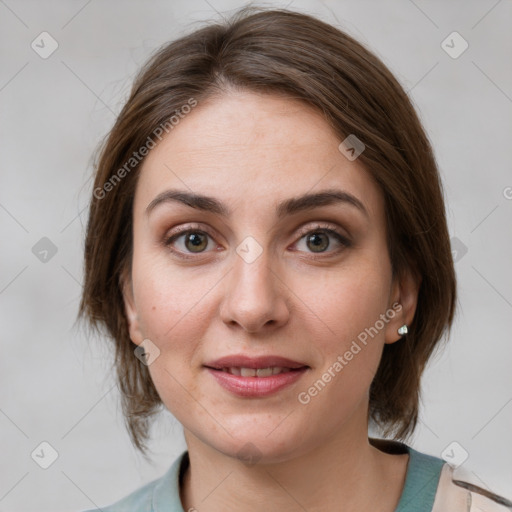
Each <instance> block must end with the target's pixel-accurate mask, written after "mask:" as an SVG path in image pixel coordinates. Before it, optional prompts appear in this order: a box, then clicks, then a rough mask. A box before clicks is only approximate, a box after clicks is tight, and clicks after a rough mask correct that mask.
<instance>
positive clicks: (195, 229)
mask: <svg viewBox="0 0 512 512" xmlns="http://www.w3.org/2000/svg"><path fill="white" fill-rule="evenodd" d="M317 232H321V233H325V234H327V235H331V236H333V237H334V238H335V239H336V240H337V241H338V242H339V243H340V244H341V245H342V247H341V248H339V249H338V250H334V251H330V252H329V253H327V256H332V255H333V254H338V253H339V252H341V251H343V250H344V249H346V248H348V247H350V246H351V245H352V243H351V241H350V240H349V239H348V238H347V237H346V236H344V235H342V234H341V233H340V232H338V231H337V230H336V229H333V228H332V227H331V225H330V224H327V225H325V224H317V225H316V226H314V227H313V228H304V229H302V230H300V231H299V235H300V236H299V240H302V238H304V237H305V236H306V235H308V234H313V233H317ZM189 233H202V234H205V235H208V236H209V237H210V238H212V239H213V235H211V234H210V233H209V232H208V231H207V230H205V229H200V227H199V226H185V227H184V228H181V229H179V231H177V232H175V233H173V234H172V235H171V236H168V237H166V238H165V240H164V245H165V246H166V247H168V248H169V249H170V250H171V251H172V252H173V253H174V254H176V255H177V256H178V257H179V258H182V259H187V260H191V259H197V257H196V256H189V255H186V254H185V253H183V252H181V251H176V250H175V249H172V248H171V244H172V243H173V242H174V241H175V240H177V239H178V238H179V237H181V236H183V235H187V234H189ZM196 254H197V256H198V257H199V256H200V255H201V254H204V252H203V253H196ZM311 254H315V253H311ZM316 254H318V255H319V256H314V257H313V259H321V258H325V257H327V256H321V255H322V254H325V253H316Z"/></svg>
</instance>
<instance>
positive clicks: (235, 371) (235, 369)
mask: <svg viewBox="0 0 512 512" xmlns="http://www.w3.org/2000/svg"><path fill="white" fill-rule="evenodd" d="M206 368H210V369H211V370H217V371H222V372H224V373H229V374H231V375H238V376H240V377H260V378H261V377H271V376H272V375H280V374H282V373H288V372H296V371H299V370H301V369H306V368H308V367H307V366H302V367H300V368H287V367H283V366H268V367H266V368H246V367H240V366H229V367H222V368H213V367H210V366H206Z"/></svg>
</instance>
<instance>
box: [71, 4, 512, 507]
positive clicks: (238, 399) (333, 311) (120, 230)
mask: <svg viewBox="0 0 512 512" xmlns="http://www.w3.org/2000/svg"><path fill="white" fill-rule="evenodd" d="M455 302H456V280H455V273H454V267H453V261H452V255H451V250H450V241H449V234H448V229H447V225H446V218H445V207H444V202H443V195H442V186H441V183H440V178H439V174H438V170H437V167H436V163H435V159H434V156H433V152H432V149H431V147H430V144H429V142H428V139H427V137H426V135H425V133H424V130H423V128H422V126H421V124H420V122H419V120H418V117H417V115H416V113H415V111H414V109H413V107H412V105H411V103H410V101H409V99H408V97H407V95H406V93H405V92H404V91H403V89H402V88H401V87H400V85H399V84H398V82H397V81H396V79H395V78H394V77H393V75H392V74H391V73H390V71H389V70H388V69H387V68H386V67H385V66H384V64H383V63H382V62H380V60H379V59H377V58H376V57H375V56H374V55H373V54H371V53H370V52H369V51H368V50H366V49H365V48H364V47H362V46H361V45H360V44H359V43H357V42H356V41H355V40H353V39H352V38H351V37H349V36H348V35H347V34H345V33H343V32H341V31H339V30H338V29H336V28H334V27H331V26H329V25H327V24H325V23H323V22H321V21H319V20H317V19H315V18H313V17H311V16H307V15H304V14H299V13H295V12H291V11H287V10H262V11H258V10H257V11H254V10H252V9H244V10H242V11H239V12H238V13H237V14H236V15H235V16H234V17H233V18H232V19H231V20H230V21H229V22H226V23H225V24H224V25H217V24H212V25H210V26H207V27H205V28H202V29H200V30H197V31H195V32H194V33H192V34H190V35H188V36H185V37H182V38H181V39H179V40H177V41H175V42H172V43H170V44H168V45H166V46H165V47H163V48H162V49H161V50H160V51H159V52H158V53H157V54H156V55H155V56H154V57H153V58H152V59H151V60H150V61H149V62H148V63H147V64H146V65H145V66H144V68H143V69H142V70H141V72H140V74H139V76H138V77H137V79H136V81H135V83H134V85H133V89H132V92H131V95H130V97H129V99H128V101H127V103H126V105H125V106H124V108H123V110H122V112H121V113H120V115H119V117H118V119H117V122H116V124H115V126H114V128H113V129H112V131H111V133H110V135H109V137H108V139H107V141H106V143H105V145H104V147H103V149H102V152H101V156H100V160H99V164H98V168H97V173H96V177H95V185H94V191H93V198H92V203H91V209H90V216H89V223H88V228H87V238H86V246H85V285H84V292H83V297H82V303H81V314H82V316H84V317H86V318H88V319H89V320H91V322H92V323H93V324H94V325H96V326H98V327H101V326H104V327H106V328H107V330H108V332H109V334H110V335H111V337H112V338H113V340H114V343H115V347H116V367H117V373H118V382H119V387H120V390H121V394H122V404H123V411H124V414H125V418H126V422H127V426H128V429H129V432H130V435H131V438H132V440H133V442H134V444H135V446H137V447H138V448H139V449H140V450H141V451H142V452H143V453H145V450H146V441H147V440H148V428H149V424H150V419H151V417H152V415H154V414H155V413H156V412H158V410H159V409H160V408H161V406H162V405H163V406H165V407H166V408H167V409H168V410H169V411H170V412H171V413H172V414H173V415H174V416H175V417H176V418H177V419H178V420H179V421H180V423H181V424H182V425H183V429H184V435H185V440H186V444H187V451H185V452H184V453H183V454H182V455H181V456H180V457H179V458H178V459H177V460H176V461H174V463H173V464H172V466H171V467H170V469H169V471H168V472H167V473H166V474H165V475H164V476H163V477H162V478H161V479H159V480H156V481H154V482H151V483H150V484H147V485H146V486H144V487H142V488H140V489H138V490H136V491H134V492H133V493H132V494H130V495H129V496H127V497H125V498H123V499H122V500H120V501H118V502H117V503H115V504H114V505H112V506H111V507H107V508H103V510H108V511H112V512H113V511H121V510H123V511H124V510H130V511H131V510H133V511H138V512H142V511H144V512H146V511H148V512H149V511H164V510H166V511H167V510H168V511H171V510H173V511H179V512H182V511H185V510H187V511H192V510H197V511H202V510H205V511H208V512H214V511H231V510H243V511H249V512H250V511H256V510H258V511H260V510H265V511H274V510H275V511H278V510H279V511H280V512H282V511H295V510H308V511H313V510H329V511H330V510H333V511H334V510H343V511H360V510H378V511H381V512H393V511H400V512H405V511H413V510H414V511H431V510H433V511H435V512H439V511H441V510H443V511H446V510H450V511H458V510H461V511H462V510H464V511H466V510H488V511H492V510H497V511H499V510H507V508H506V506H511V503H510V502H507V500H506V499H505V498H502V497H499V496H496V495H494V494H492V493H489V492H488V491H485V490H484V489H481V488H480V487H478V486H477V485H475V483H474V482H471V480H470V478H469V477H468V474H462V473H461V474H459V473H460V471H462V470H460V471H459V470H457V471H454V469H453V468H452V466H450V465H449V464H447V463H445V462H444V461H443V460H442V459H439V458H437V457H433V456H430V455H427V454H423V453H420V452H417V451H416V450H414V449H412V448H411V447H409V446H408V445H406V444H405V443H404V442H401V441H400V440H402V441H403V440H405V439H406V438H407V437H408V435H410V434H411V433H412V432H413V431H414V428H415V426H416V423H417V420H418V402H419V393H420V377H421V374H422V372H423V370H424V368H425V365H426V364H427V362H428V360H429V358H430V356H431V354H432V353H433V351H434V349H435V348H436V347H437V346H438V344H439V342H440V340H441V339H442V337H443V335H444V334H446V333H447V332H448V331H449V328H450V326H451V323H452V320H453V316H454V312H455ZM369 422H371V424H372V425H373V426H375V427H376V428H378V429H380V431H381V433H382V434H383V435H384V436H388V437H389V436H391V437H392V438H393V439H394V440H389V439H388V440H384V439H377V438H370V437H369V436H368V426H369ZM468 503H469V504H470V503H473V505H471V504H470V505H468ZM468 507H474V508H468Z"/></svg>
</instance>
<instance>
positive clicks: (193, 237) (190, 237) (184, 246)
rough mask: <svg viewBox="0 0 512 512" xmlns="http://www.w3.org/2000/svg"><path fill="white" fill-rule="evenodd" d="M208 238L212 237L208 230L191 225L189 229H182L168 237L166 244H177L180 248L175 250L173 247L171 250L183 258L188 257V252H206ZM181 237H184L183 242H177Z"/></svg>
mask: <svg viewBox="0 0 512 512" xmlns="http://www.w3.org/2000/svg"><path fill="white" fill-rule="evenodd" d="M208 238H210V239H211V236H210V235H209V234H208V233H207V232H206V231H203V230H200V229H197V228H193V227H192V228H191V227H190V226H189V227H188V229H187V228H186V229H182V230H180V231H179V232H178V233H175V234H173V235H171V236H170V237H168V238H166V240H165V245H166V246H169V247H170V246H171V245H177V246H178V250H174V248H171V250H172V251H173V252H175V253H177V254H178V255H179V256H181V257H183V258H188V257H189V256H187V253H192V254H194V253H195V254H201V253H203V252H205V251H206V248H207V247H208V246H209V244H208V242H209V240H208ZM180 239H182V240H181V242H182V243H181V244H176V242H177V241H178V240H180Z"/></svg>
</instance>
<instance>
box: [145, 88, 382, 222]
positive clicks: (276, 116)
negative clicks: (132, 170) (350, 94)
mask: <svg viewBox="0 0 512 512" xmlns="http://www.w3.org/2000/svg"><path fill="white" fill-rule="evenodd" d="M340 142H341V138H340V137H339V136H338V135H337V134H336V133H335V132H334V130H333V129H332V128H331V127H330V126H329V125H328V123H327V122H326V121H325V119H324V117H323V116H322V114H321V113H320V112H318V111H316V110H315V109H313V108H312V107H310V106H308V105H306V104H304V103H303V102H300V101H298V100H294V99H289V98H284V97H282V96H277V95H268V94H265V95H263V94H256V93H253V92H247V91H245V92H230V93H227V94H225V95H222V96H220V97H215V98H213V99H209V100H208V101H206V102H204V103H200V104H198V105H197V106H196V107H195V108H194V109H193V110H192V111H191V112H190V113H189V114H187V116H185V117H184V118H183V119H181V120H180V122H179V124H177V125H176V126H175V127H174V128H173V130H172V131H170V133H169V134H168V135H166V136H165V137H164V138H163V140H162V141H161V142H160V143H159V144H158V145H157V146H156V147H155V148H154V149H152V150H151V151H150V153H149V154H148V156H147V157H146V159H145V160H144V162H143V166H142V169H141V175H140V177H139V182H138V186H137V194H136V196H137V197H136V209H140V208H142V207H144V208H145V207H146V206H147V205H148V204H149V203H150V202H151V200H152V199H153V198H154V197H155V196H156V195H158V194H160V193H161V192H162V191H164V190H166V189H171V188H172V189H176V188H180V189H183V190H188V191H189V192H193V193H198V194H204V195H209V196H214V197H217V198H219V199H220V200H221V201H222V202H225V203H227V204H232V205H234V207H239V206H242V207H243V206H244V205H246V204H247V203H248V202H250V203H251V205H252V206H253V207H256V208H263V209H265V208H267V207H268V206H269V205H272V204H277V202H279V201H280V200H282V199H286V198H289V197H295V196H299V195H302V194H305V193H313V192H316V191H319V190H323V189H327V188H330V189H333V188H337V189H340V190H343V191H346V192H348V193H350V194H352V195H355V196H356V197H358V198H359V199H360V200H361V202H362V203H363V204H364V205H365V207H366V209H367V210H368V211H369V213H370V214H373V215H382V213H383V210H382V208H383V198H382V197H381V192H380V190H379V188H378V187H377V185H376V184H375V183H374V181H373V179H372V178H371V176H370V175H369V173H368V172H367V171H366V169H365V168H364V166H363V165H362V164H361V163H360V162H358V161H357V160H354V161H349V160H348V159H347V158H346V157H345V156H344V155H343V154H342V153H341V152H340V151H339V149H338V146H339V144H340Z"/></svg>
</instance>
